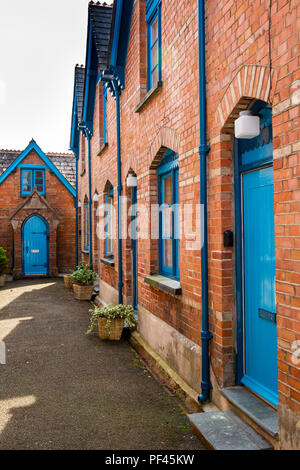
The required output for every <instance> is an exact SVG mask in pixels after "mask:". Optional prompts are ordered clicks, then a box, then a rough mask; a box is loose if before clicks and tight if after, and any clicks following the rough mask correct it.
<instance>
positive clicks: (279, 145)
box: [79, 0, 300, 448]
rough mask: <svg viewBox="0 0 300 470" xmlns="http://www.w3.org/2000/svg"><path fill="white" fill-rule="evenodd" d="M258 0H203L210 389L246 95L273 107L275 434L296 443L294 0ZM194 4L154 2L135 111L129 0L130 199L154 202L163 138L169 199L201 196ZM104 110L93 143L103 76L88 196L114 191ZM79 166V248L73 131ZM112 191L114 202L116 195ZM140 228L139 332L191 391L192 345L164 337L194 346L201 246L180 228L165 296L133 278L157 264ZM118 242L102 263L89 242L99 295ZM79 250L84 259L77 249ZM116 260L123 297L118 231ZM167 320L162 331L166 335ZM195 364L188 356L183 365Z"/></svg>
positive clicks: (224, 369)
mask: <svg viewBox="0 0 300 470" xmlns="http://www.w3.org/2000/svg"><path fill="white" fill-rule="evenodd" d="M269 4H270V3H269V1H268V0H255V1H250V0H243V1H233V0H230V1H225V0H223V1H219V2H209V1H206V2H205V8H206V75H207V76H206V81H207V138H208V144H209V145H210V152H209V154H208V157H207V159H208V180H207V185H208V269H209V279H208V281H209V282H208V286H209V321H210V330H211V331H212V333H213V340H212V341H211V343H210V361H211V380H212V383H213V393H212V398H213V400H214V401H215V402H216V403H217V404H218V405H219V406H222V402H221V396H220V390H221V389H222V388H224V387H227V386H231V385H235V383H236V379H235V369H236V360H235V350H236V341H237V340H236V323H235V321H236V305H235V296H236V291H235V259H234V249H232V248H224V245H223V233H224V231H225V230H232V231H234V230H235V219H234V182H233V129H234V120H235V119H236V118H237V117H238V115H239V112H240V111H242V110H246V109H248V108H249V107H250V106H251V105H252V104H253V103H254V102H255V100H262V101H264V102H265V103H268V104H269V105H271V106H272V110H273V145H274V164H273V167H274V211H275V214H274V216H275V246H276V309H277V315H278V329H277V332H278V366H279V407H278V415H279V435H280V446H281V447H282V448H296V447H297V446H299V435H297V431H296V426H297V422H299V421H300V402H299V390H300V375H299V365H295V364H294V362H293V360H294V359H293V354H292V353H293V351H292V345H293V343H294V342H295V341H296V340H300V327H299V325H300V313H299V312H300V254H299V253H300V230H299V223H300V184H299V177H300V130H299V122H300V98H299V89H300V82H299V80H300V40H299V39H300V37H299V36H300V6H299V2H298V1H297V0H289V1H287V0H278V1H276V0H273V1H272V7H271V12H270V11H269ZM197 6H198V5H197V1H194V0H192V1H188V0H183V1H181V2H176V4H174V2H172V1H171V0H164V1H163V2H162V55H163V59H162V71H163V85H162V87H161V88H160V89H158V91H157V92H156V94H155V95H153V96H152V97H150V98H149V99H148V100H147V101H146V102H145V103H144V105H143V106H142V107H141V108H140V109H139V110H138V112H137V106H138V105H139V104H140V102H141V100H142V99H143V98H144V96H145V93H146V76H147V73H146V67H147V58H146V22H145V0H137V1H135V2H134V7H133V16H132V23H131V31H130V38H129V46H128V57H127V64H126V88H125V90H123V91H122V94H121V98H120V105H121V153H122V185H123V195H126V194H129V191H128V188H126V178H127V176H128V174H129V173H131V172H134V173H135V174H136V175H137V179H138V187H137V193H138V202H139V203H140V204H142V205H144V206H146V207H150V204H152V203H157V197H158V196H157V174H156V169H157V167H158V165H159V163H160V161H161V158H162V156H163V154H164V153H165V151H166V149H171V150H173V151H175V152H176V153H177V154H178V156H179V203H180V205H183V204H194V205H197V204H199V202H200V176H199V175H200V168H199V153H198V148H199V143H200V138H199V84H198V74H199V69H198V9H197ZM270 13H271V22H270V21H269V17H270ZM270 50H271V65H272V67H270ZM115 110H116V107H115V101H114V99H113V98H112V96H111V95H110V94H108V99H107V141H108V145H106V146H105V147H103V141H102V126H103V124H102V122H103V121H102V120H103V116H102V84H101V83H99V84H98V86H97V94H96V105H95V114H94V135H93V137H92V194H93V195H94V194H95V193H97V194H98V196H99V204H103V203H104V198H105V194H106V193H107V188H108V184H111V185H112V186H113V187H114V191H115V195H116V194H117V138H116V111H115ZM80 168H81V169H82V173H81V176H80V178H79V200H80V202H81V214H80V224H81V240H82V241H81V250H82V251H84V249H83V238H82V233H83V230H84V212H83V210H84V209H83V208H84V202H85V201H87V200H88V171H87V170H88V168H87V143H86V141H85V140H84V138H81V140H80ZM84 170H85V171H84ZM114 201H115V206H116V204H117V197H115V200H114ZM94 211H96V208H95V207H94ZM193 217H194V216H193ZM98 222H99V221H98ZM100 223H101V222H99V224H100ZM102 223H103V222H102ZM93 224H94V225H93V233H96V228H95V226H96V225H97V224H96V222H95V221H93ZM150 233H151V219H150V216H149V218H148V235H149V236H147V237H144V238H142V239H139V241H138V291H139V314H140V332H141V334H143V335H144V337H145V338H146V340H147V341H148V342H149V343H150V345H151V346H152V347H153V348H154V349H156V351H157V352H159V353H160V354H161V355H162V356H163V357H164V358H165V359H166V360H167V362H168V363H169V365H171V367H174V368H175V370H176V371H177V372H178V373H180V374H181V375H182V376H183V377H184V379H185V380H186V381H187V382H188V383H189V385H190V386H192V387H193V388H194V389H195V390H197V392H200V382H201V364H200V363H199V362H197V359H195V357H196V353H194V354H195V355H194V356H193V355H192V354H191V356H190V357H189V359H188V360H187V361H186V362H185V360H184V359H182V357H180V352H179V351H180V348H177V349H176V345H178V344H179V343H176V340H174V338H175V337H176V335H177V334H178V335H179V336H178V337H181V336H180V335H182V337H184V338H185V339H186V341H187V344H189V345H193V347H195V349H194V350H195V351H199V350H200V348H199V347H200V346H201V323H202V318H201V252H200V248H199V249H198V250H193V251H191V250H190V244H189V241H188V240H187V239H185V238H182V239H181V240H180V247H179V251H180V284H181V287H182V295H181V296H172V295H169V294H167V293H164V292H162V291H160V290H158V289H155V288H153V287H150V286H149V285H147V284H146V283H145V282H144V279H145V276H147V275H149V274H153V273H157V272H158V243H157V241H156V240H151V238H150ZM117 245H118V243H117V239H116V240H115V250H114V252H115V259H114V261H115V266H114V267H109V266H106V265H104V264H103V263H101V261H100V260H101V258H103V257H104V240H97V243H96V242H95V244H94V256H95V259H94V266H95V268H96V269H97V271H98V273H99V275H100V297H101V296H102V297H101V298H102V301H103V302H105V303H109V302H116V303H117V301H118V297H117V291H118V246H117ZM82 256H83V257H84V259H88V257H87V254H85V253H84V252H83V253H82ZM123 269H124V273H123V275H124V288H123V293H124V297H125V302H126V301H128V302H129V301H130V296H131V287H132V285H131V281H132V280H131V269H130V245H129V242H128V240H123ZM170 331H171V332H172V333H170V337H172V338H173V339H172V340H171V339H170V338H169V337H168V334H169V332H170ZM172 335H173V336H172ZM178 341H179V340H178ZM189 342H190V343H189ZM180 344H181V343H180ZM191 347H192V346H191ZM197 348H199V349H197ZM164 355H165V356H164ZM195 365H196V366H197V367H198V368H197V369H196V370H192V369H193V367H194V366H195ZM298 432H299V431H298ZM297 436H298V437H297Z"/></svg>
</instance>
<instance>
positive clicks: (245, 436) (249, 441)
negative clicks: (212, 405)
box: [188, 411, 273, 451]
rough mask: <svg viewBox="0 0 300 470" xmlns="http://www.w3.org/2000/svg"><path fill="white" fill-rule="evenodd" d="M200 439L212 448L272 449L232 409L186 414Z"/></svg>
mask: <svg viewBox="0 0 300 470" xmlns="http://www.w3.org/2000/svg"><path fill="white" fill-rule="evenodd" d="M188 418H189V420H190V422H191V424H192V426H193V429H194V431H195V432H196V434H197V435H198V437H199V438H200V440H201V441H202V442H203V443H204V444H205V445H206V446H207V447H209V448H210V449H213V450H248V451H250V450H272V449H273V447H272V446H271V444H269V443H268V442H267V441H266V440H265V439H264V438H262V437H261V436H260V435H259V434H258V433H257V432H256V431H254V430H253V429H252V428H251V427H250V426H248V425H247V424H245V423H244V422H243V421H242V420H241V419H240V418H238V417H237V416H236V415H235V414H234V413H233V412H232V411H224V412H223V411H212V412H207V413H194V414H190V415H188Z"/></svg>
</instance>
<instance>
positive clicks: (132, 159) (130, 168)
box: [124, 155, 137, 180]
mask: <svg viewBox="0 0 300 470" xmlns="http://www.w3.org/2000/svg"><path fill="white" fill-rule="evenodd" d="M129 173H131V174H132V173H135V174H136V175H137V158H136V156H135V155H130V156H129V157H128V159H127V161H126V163H125V165H124V176H125V180H126V179H127V176H128V175H129Z"/></svg>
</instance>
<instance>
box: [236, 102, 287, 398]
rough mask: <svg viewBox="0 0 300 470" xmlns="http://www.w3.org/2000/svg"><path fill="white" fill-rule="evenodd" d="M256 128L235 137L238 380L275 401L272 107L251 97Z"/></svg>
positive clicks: (275, 331) (263, 396)
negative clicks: (257, 132)
mask: <svg viewBox="0 0 300 470" xmlns="http://www.w3.org/2000/svg"><path fill="white" fill-rule="evenodd" d="M251 109H252V111H253V112H254V113H256V114H259V116H260V123H261V132H260V135H259V136H258V137H256V138H254V139H245V140H243V139H242V140H241V139H239V140H235V152H234V158H235V218H236V274H237V278H236V281H237V282H236V285H237V321H238V325H237V327H238V328H237V330H238V343H237V345H238V382H239V383H241V384H243V385H245V386H247V387H248V388H250V389H251V390H253V391H254V392H255V393H256V394H258V395H260V396H261V397H262V398H264V399H265V400H267V401H268V402H270V403H271V404H272V405H274V406H277V403H278V366H277V327H276V299H275V234H274V189H273V136H272V108H271V107H270V106H268V105H266V103H264V102H262V101H259V100H258V101H256V102H255V104H254V105H253V106H252V108H251Z"/></svg>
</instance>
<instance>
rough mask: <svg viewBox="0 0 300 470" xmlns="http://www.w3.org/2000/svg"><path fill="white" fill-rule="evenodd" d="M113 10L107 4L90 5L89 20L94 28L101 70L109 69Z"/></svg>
mask: <svg viewBox="0 0 300 470" xmlns="http://www.w3.org/2000/svg"><path fill="white" fill-rule="evenodd" d="M112 14H113V8H112V6H111V5H107V4H106V3H103V4H100V3H99V2H97V3H94V2H90V3H89V20H91V22H92V26H93V36H94V39H95V45H96V50H97V57H98V65H99V67H100V70H105V69H107V67H108V58H109V57H108V56H109V54H108V52H109V43H110V31H111V23H112Z"/></svg>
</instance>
